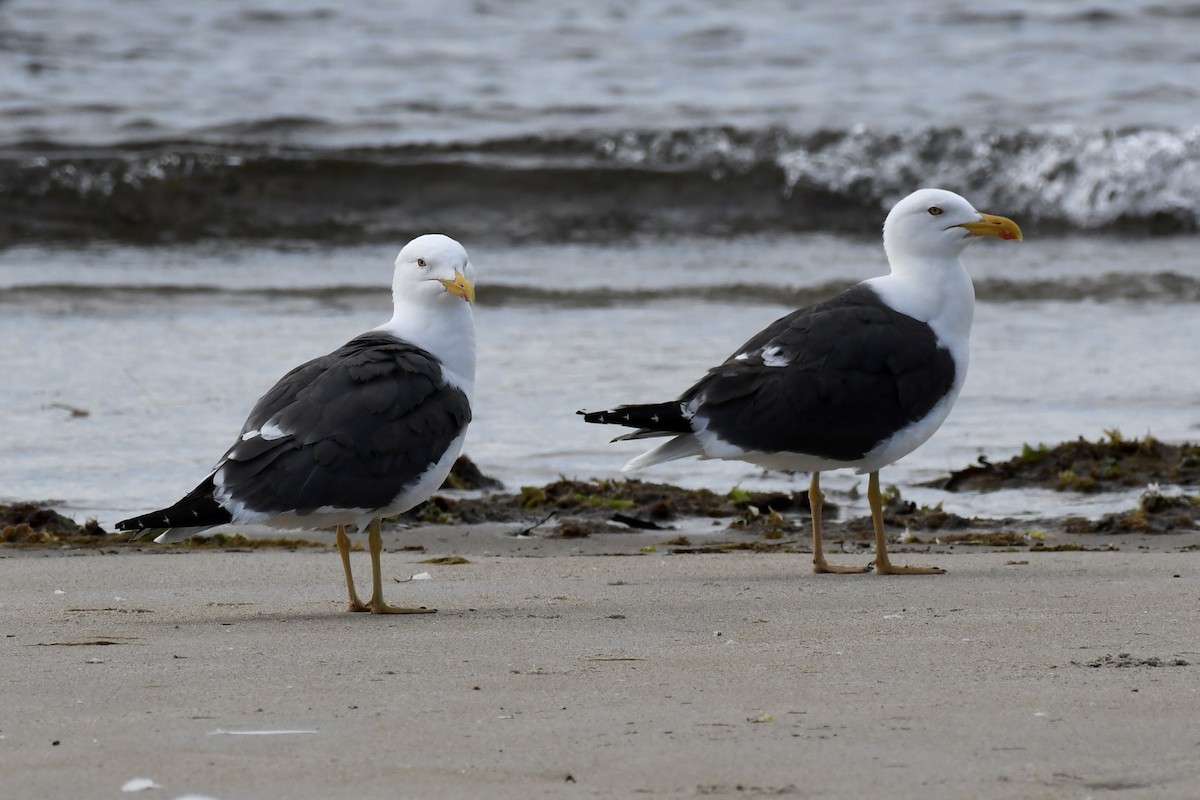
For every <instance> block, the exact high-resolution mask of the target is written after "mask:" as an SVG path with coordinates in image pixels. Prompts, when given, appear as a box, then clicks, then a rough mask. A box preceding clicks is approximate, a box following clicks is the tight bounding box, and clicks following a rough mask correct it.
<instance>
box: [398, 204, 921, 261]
mask: <svg viewBox="0 0 1200 800" xmlns="http://www.w3.org/2000/svg"><path fill="white" fill-rule="evenodd" d="M938 213H939V214H940V213H942V212H940V211H939V212H938ZM417 266H418V267H428V266H429V265H428V264H427V263H425V259H423V258H418V259H417Z"/></svg>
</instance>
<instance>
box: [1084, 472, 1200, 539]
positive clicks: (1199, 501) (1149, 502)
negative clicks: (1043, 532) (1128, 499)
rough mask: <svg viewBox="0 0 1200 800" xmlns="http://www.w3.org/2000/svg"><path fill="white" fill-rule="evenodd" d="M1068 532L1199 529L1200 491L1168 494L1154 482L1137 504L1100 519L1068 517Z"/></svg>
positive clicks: (1149, 531)
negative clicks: (1198, 493)
mask: <svg viewBox="0 0 1200 800" xmlns="http://www.w3.org/2000/svg"><path fill="white" fill-rule="evenodd" d="M1063 527H1064V529H1065V530H1066V531H1067V532H1068V533H1182V532H1185V531H1194V530H1200V495H1195V496H1189V495H1186V494H1176V495H1168V494H1163V493H1162V492H1161V491H1159V488H1158V486H1157V485H1154V484H1152V485H1151V486H1150V487H1149V488H1147V489H1146V491H1144V492H1142V496H1141V497H1140V498H1138V504H1137V507H1136V508H1133V509H1131V510H1129V511H1118V512H1116V513H1113V514H1105V515H1104V516H1102V517H1101V518H1100V519H1098V520H1089V519H1082V518H1080V517H1069V518H1067V519H1066V520H1065V521H1064V522H1063Z"/></svg>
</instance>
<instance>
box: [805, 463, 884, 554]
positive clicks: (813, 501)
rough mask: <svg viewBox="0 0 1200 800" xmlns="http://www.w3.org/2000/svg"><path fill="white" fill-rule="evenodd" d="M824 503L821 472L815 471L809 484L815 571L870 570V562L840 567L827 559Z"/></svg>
mask: <svg viewBox="0 0 1200 800" xmlns="http://www.w3.org/2000/svg"><path fill="white" fill-rule="evenodd" d="M824 503H825V495H824V493H822V492H821V473H819V472H814V473H813V474H812V481H811V482H810V483H809V484H808V507H809V509H810V510H811V511H812V522H813V572H818V573H820V572H834V573H837V574H839V575H847V574H849V575H855V574H861V573H863V572H870V571H871V565H870V564H868V565H867V566H865V567H839V566H835V565H833V564H830V563H829V562H827V561H826V560H825V552H824V549H823V548H822V546H821V506H822V505H823V504H824Z"/></svg>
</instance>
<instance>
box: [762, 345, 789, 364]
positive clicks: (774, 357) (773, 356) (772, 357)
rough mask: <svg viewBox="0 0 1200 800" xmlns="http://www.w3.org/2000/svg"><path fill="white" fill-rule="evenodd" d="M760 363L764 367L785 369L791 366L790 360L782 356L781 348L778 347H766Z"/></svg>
mask: <svg viewBox="0 0 1200 800" xmlns="http://www.w3.org/2000/svg"><path fill="white" fill-rule="evenodd" d="M762 361H763V366H764V367H786V366H787V365H788V364H791V363H792V362H791V359H789V358H788V357H787V356H785V355H784V354H783V348H782V347H779V346H778V345H774V346H772V347H767V348H765V349H764V350H763V351H762Z"/></svg>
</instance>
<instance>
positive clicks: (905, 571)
mask: <svg viewBox="0 0 1200 800" xmlns="http://www.w3.org/2000/svg"><path fill="white" fill-rule="evenodd" d="M878 572H879V574H880V575H945V574H946V570H944V569H942V568H941V567H898V566H896V565H894V564H884V565H883V566H881V567H879V568H878Z"/></svg>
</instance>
